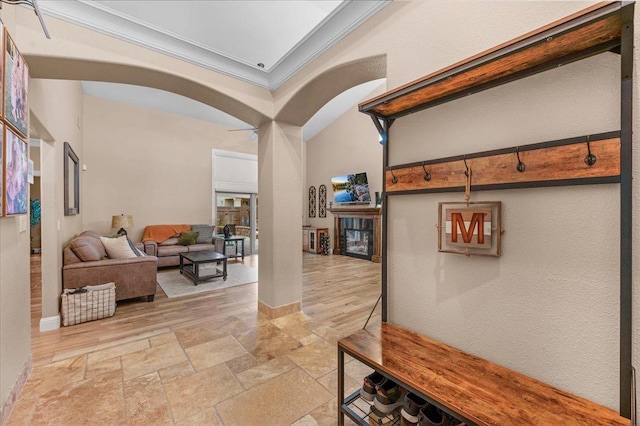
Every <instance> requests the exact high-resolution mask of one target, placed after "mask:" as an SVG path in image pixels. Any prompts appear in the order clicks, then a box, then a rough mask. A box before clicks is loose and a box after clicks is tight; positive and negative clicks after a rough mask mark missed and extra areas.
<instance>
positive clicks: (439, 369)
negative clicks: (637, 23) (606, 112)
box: [338, 2, 635, 425]
mask: <svg viewBox="0 0 640 426" xmlns="http://www.w3.org/2000/svg"><path fill="white" fill-rule="evenodd" d="M633 9H634V4H633V3H632V2H606V3H598V4H596V5H593V6H591V7H589V8H587V9H584V10H582V11H580V12H578V13H575V14H573V15H570V16H567V17H565V18H563V19H561V20H559V21H556V22H554V23H551V24H549V25H546V26H544V27H542V28H540V29H538V30H535V31H532V32H530V33H527V34H524V35H522V36H521V37H518V38H516V39H514V40H512V41H509V42H506V43H504V44H501V45H499V46H496V47H494V48H492V49H490V50H488V51H485V52H482V53H479V54H477V55H475V56H473V57H471V58H468V59H466V60H463V61H461V62H458V63H455V64H453V65H451V66H449V67H446V68H444V69H442V70H440V71H437V72H434V73H432V74H429V75H426V76H424V77H422V78H420V79H418V80H415V81H412V82H410V83H408V84H406V85H404V86H401V87H398V88H396V89H394V90H391V91H389V92H387V93H385V94H382V95H380V96H377V97H375V98H373V99H370V100H368V101H365V102H363V103H361V104H360V105H359V109H360V111H361V112H363V113H365V114H368V115H370V116H371V118H372V120H373V123H374V125H375V126H376V128H377V130H378V132H379V134H380V138H381V141H382V143H383V144H385V146H384V154H383V161H384V164H383V167H384V170H383V171H384V192H383V196H384V197H385V200H384V202H383V207H382V208H383V210H382V217H383V223H382V236H383V247H382V321H383V322H382V325H381V326H379V327H376V326H372V327H368V328H367V329H363V330H362V331H360V332H358V333H356V334H354V335H352V336H349V337H347V338H345V339H342V340H340V341H339V342H338V382H339V383H338V403H339V407H340V409H339V413H338V423H339V424H340V425H342V424H344V416H345V415H347V416H349V417H350V418H351V419H352V420H354V421H355V422H357V423H359V424H363V425H366V424H368V423H367V421H366V419H363V417H362V416H361V415H359V414H358V413H357V412H355V411H354V410H353V409H351V408H350V404H352V403H353V401H355V398H357V395H356V394H353V395H351V396H347V397H346V398H345V395H344V357H345V354H348V355H350V356H352V357H353V358H355V359H357V360H359V361H360V362H362V363H364V364H366V365H368V366H369V367H371V368H373V369H374V370H376V371H378V372H380V373H381V374H383V375H384V376H386V377H387V378H389V379H391V380H394V381H396V382H398V383H399V384H401V385H402V386H404V387H406V388H407V389H409V390H410V391H411V392H414V393H415V394H417V395H419V396H421V397H422V398H424V399H426V400H427V401H428V402H429V403H432V404H433V405H436V406H437V407H438V408H440V409H442V410H443V411H444V412H446V413H448V414H450V415H452V416H454V417H456V418H459V419H460V420H463V421H464V422H465V423H466V424H468V425H474V424H482V425H492V424H527V423H529V424H574V423H584V424H620V425H622V424H626V425H629V420H628V419H630V418H631V416H632V400H633V398H632V397H633V396H634V395H635V389H634V388H633V386H632V371H633V367H632V365H631V348H632V346H631V343H632V333H631V331H632V330H631V312H632V265H631V259H632V254H631V253H632V240H631V235H632V234H631V225H632V206H631V201H632V195H633V193H632V186H631V180H632V173H631V172H632V132H631V131H632V114H631V108H632V99H633V98H632V84H633V25H634V24H633V15H634V12H633ZM609 51H610V52H614V53H617V54H619V55H620V59H621V60H620V64H621V65H620V84H621V91H620V129H619V130H614V131H612V132H609V133H605V134H598V135H576V136H575V137H573V138H570V139H566V140H560V141H542V142H539V143H536V144H532V145H523V146H513V147H510V148H507V149H502V150H497V151H488V152H475V153H468V154H466V155H462V156H458V157H451V158H441V159H424V160H422V161H418V162H415V163H411V164H402V165H394V166H389V163H388V161H389V160H388V159H389V151H388V150H389V148H388V146H389V143H390V141H389V129H390V127H391V126H392V125H393V123H394V122H395V121H396V120H397V119H400V118H402V117H404V116H406V115H409V114H413V113H415V112H417V111H421V110H424V109H427V108H431V107H434V106H436V105H440V104H443V103H446V102H450V101H452V100H455V99H458V98H461V97H466V96H469V95H472V94H474V93H477V92H480V91H483V90H487V89H490V88H492V87H496V86H499V85H502V84H505V83H509V82H511V81H515V80H518V79H521V78H524V77H527V76H530V75H534V74H536V73H540V72H544V71H547V70H551V69H554V68H556V67H558V66H561V65H564V64H567V63H570V62H575V61H579V60H582V59H585V58H588V57H591V56H594V55H597V54H600V53H603V52H609ZM468 175H472V178H471V179H468ZM594 183H619V184H620V253H625V256H621V259H620V328H619V330H615V332H619V335H620V408H619V412H616V411H614V410H610V409H608V408H606V407H602V406H600V405H598V404H596V403H594V402H591V401H588V400H585V399H582V398H579V397H577V396H575V395H571V394H569V393H567V392H564V391H561V390H559V389H555V388H553V387H551V386H549V385H546V384H544V383H541V382H539V381H536V380H534V379H531V378H529V377H526V376H524V375H522V374H519V373H517V372H514V371H511V370H508V369H505V368H503V367H500V366H497V365H495V364H492V363H490V362H488V361H485V360H482V359H480V358H478V357H475V356H473V355H471V354H467V353H464V352H461V351H458V350H456V349H454V348H451V347H449V346H447V345H444V344H442V343H440V342H436V341H433V340H431V339H428V338H427V337H425V336H421V335H418V334H415V333H412V332H411V331H409V330H406V329H402V328H401V327H398V326H395V325H393V324H389V323H387V322H386V321H387V304H386V300H387V286H388V282H387V271H388V269H387V263H386V262H387V261H386V258H387V256H386V251H387V247H386V245H384V242H386V241H388V240H387V223H388V220H389V215H388V211H387V210H388V202H387V201H388V198H387V197H393V196H396V195H404V194H415V193H429V192H454V191H465V189H466V190H468V187H466V186H470V188H471V190H474V191H479V190H487V189H507V188H511V189H512V188H525V187H539V186H559V185H584V184H594ZM612 332H614V330H612ZM633 411H635V409H633ZM527 419H529V422H527V421H526V420H527Z"/></svg>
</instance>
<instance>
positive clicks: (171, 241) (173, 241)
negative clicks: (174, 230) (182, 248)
mask: <svg viewBox="0 0 640 426" xmlns="http://www.w3.org/2000/svg"><path fill="white" fill-rule="evenodd" d="M178 235H180V234H178ZM178 241H180V238H179V237H171V238H169V239H168V240H164V241H163V242H161V243H160V244H158V245H159V246H175V245H176V244H178Z"/></svg>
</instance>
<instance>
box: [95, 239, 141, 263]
mask: <svg viewBox="0 0 640 426" xmlns="http://www.w3.org/2000/svg"><path fill="white" fill-rule="evenodd" d="M100 241H102V245H104V248H105V250H107V255H108V256H109V257H110V258H111V259H127V258H130V257H138V255H137V254H136V253H135V252H134V251H133V250H131V246H130V245H129V242H128V241H127V236H126V235H120V236H116V237H100Z"/></svg>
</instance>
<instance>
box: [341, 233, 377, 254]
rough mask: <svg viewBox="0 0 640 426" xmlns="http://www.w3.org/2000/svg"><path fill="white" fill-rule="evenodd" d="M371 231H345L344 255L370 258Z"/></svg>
mask: <svg viewBox="0 0 640 426" xmlns="http://www.w3.org/2000/svg"><path fill="white" fill-rule="evenodd" d="M370 234H371V231H369V230H356V229H345V237H346V238H345V252H346V253H345V254H347V255H355V256H357V257H360V256H362V257H365V258H370V257H371V248H372V247H371V246H372V244H370V240H371V235H370Z"/></svg>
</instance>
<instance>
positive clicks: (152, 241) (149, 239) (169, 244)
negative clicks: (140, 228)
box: [142, 225, 215, 267]
mask: <svg viewBox="0 0 640 426" xmlns="http://www.w3.org/2000/svg"><path fill="white" fill-rule="evenodd" d="M214 229H215V227H214V226H211V225H149V226H147V227H146V228H145V230H144V234H143V237H142V241H143V244H144V251H145V253H147V254H148V255H150V256H156V257H157V258H158V267H164V266H177V265H179V264H180V253H187V252H194V251H203V250H213V251H215V245H214V241H213V231H214ZM185 230H193V231H197V232H198V233H199V235H198V240H197V242H196V244H191V245H180V244H178V241H179V239H180V233H181V232H183V231H185Z"/></svg>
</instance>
